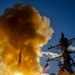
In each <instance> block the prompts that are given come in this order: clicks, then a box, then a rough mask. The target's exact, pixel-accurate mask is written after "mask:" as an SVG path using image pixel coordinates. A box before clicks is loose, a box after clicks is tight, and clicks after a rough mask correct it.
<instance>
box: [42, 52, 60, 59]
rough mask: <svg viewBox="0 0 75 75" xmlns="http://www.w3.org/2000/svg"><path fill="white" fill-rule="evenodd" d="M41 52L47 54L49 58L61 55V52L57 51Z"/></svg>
mask: <svg viewBox="0 0 75 75" xmlns="http://www.w3.org/2000/svg"><path fill="white" fill-rule="evenodd" d="M41 53H42V55H44V54H45V55H46V56H47V58H48V57H49V58H50V59H52V58H56V57H59V56H61V54H57V53H53V52H41ZM44 58H46V57H44Z"/></svg>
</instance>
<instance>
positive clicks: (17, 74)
mask: <svg viewBox="0 0 75 75" xmlns="http://www.w3.org/2000/svg"><path fill="white" fill-rule="evenodd" d="M14 75H23V73H21V72H17V73H15V74H14Z"/></svg>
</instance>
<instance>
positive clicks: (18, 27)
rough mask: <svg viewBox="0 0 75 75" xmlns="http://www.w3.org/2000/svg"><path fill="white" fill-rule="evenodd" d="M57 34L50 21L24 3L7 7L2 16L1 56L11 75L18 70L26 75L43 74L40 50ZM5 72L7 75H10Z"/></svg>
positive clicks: (0, 28)
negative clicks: (54, 33)
mask: <svg viewBox="0 0 75 75" xmlns="http://www.w3.org/2000/svg"><path fill="white" fill-rule="evenodd" d="M53 32H54V31H53V29H52V28H51V27H50V20H49V19H48V18H46V17H42V16H41V15H40V14H39V13H38V11H37V10H36V9H35V8H33V7H31V6H28V5H24V4H15V5H14V6H13V7H12V8H7V9H6V10H5V12H4V14H3V15H1V16H0V56H1V57H2V62H5V64H6V65H7V66H6V70H7V69H8V70H9V71H10V72H11V74H9V75H12V72H13V71H16V70H18V69H20V70H21V71H23V72H24V75H35V74H36V75H40V72H42V68H41V66H40V64H39V61H38V60H39V58H40V56H41V53H40V47H43V45H45V44H46V43H47V42H48V40H49V39H51V37H52V33H53ZM20 52H21V54H20ZM19 58H20V59H19ZM19 60H20V62H19ZM5 72H6V71H4V72H3V75H7V74H6V73H5Z"/></svg>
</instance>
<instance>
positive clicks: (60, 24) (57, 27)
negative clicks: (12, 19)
mask: <svg viewBox="0 0 75 75" xmlns="http://www.w3.org/2000/svg"><path fill="white" fill-rule="evenodd" d="M15 3H19V4H27V5H29V6H32V7H34V8H35V9H37V10H38V11H39V13H40V14H41V15H42V16H46V17H47V18H49V19H50V26H51V27H52V28H53V29H54V34H53V35H52V39H51V40H49V41H48V43H47V44H46V45H45V46H44V47H43V48H42V51H48V50H47V48H48V47H49V45H56V44H58V42H59V39H60V37H61V36H60V34H61V32H63V33H64V34H65V37H67V38H68V39H71V38H74V37H75V0H0V15H2V14H3V13H4V10H5V9H6V8H9V7H12V6H13V5H14V4H15ZM73 45H75V44H74V43H73ZM51 51H52V50H51ZM54 51H55V50H54ZM55 52H56V53H58V51H55ZM45 61H46V59H44V58H42V59H41V61H40V62H41V65H42V66H43V67H44V65H45V64H46V62H45ZM43 62H45V63H43ZM55 63H57V62H54V61H52V62H50V65H51V69H50V70H49V71H48V73H51V72H54V73H56V72H57V70H58V69H57V68H58V67H57V65H56V64H55Z"/></svg>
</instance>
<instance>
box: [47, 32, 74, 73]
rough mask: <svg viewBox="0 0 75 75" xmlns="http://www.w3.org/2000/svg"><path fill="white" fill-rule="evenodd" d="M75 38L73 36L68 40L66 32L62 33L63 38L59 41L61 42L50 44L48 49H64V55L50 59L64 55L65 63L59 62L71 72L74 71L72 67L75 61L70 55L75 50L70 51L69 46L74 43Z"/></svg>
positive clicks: (60, 65) (61, 66)
mask: <svg viewBox="0 0 75 75" xmlns="http://www.w3.org/2000/svg"><path fill="white" fill-rule="evenodd" d="M74 40H75V38H72V39H70V40H68V39H67V38H65V37H64V33H61V39H60V41H59V44H57V45H55V46H50V47H48V50H49V49H52V48H54V49H60V50H61V51H62V55H61V56H59V57H55V58H53V59H48V60H47V62H48V61H51V60H55V59H57V58H60V57H63V63H64V64H61V63H60V64H59V65H58V66H59V67H60V68H61V69H62V68H65V69H66V70H67V71H68V72H69V73H71V74H72V73H73V72H74V71H73V69H72V67H73V66H75V62H74V60H73V59H72V57H71V56H70V54H71V53H74V52H75V51H69V50H68V47H69V46H70V45H71V44H72V42H73V41H74Z"/></svg>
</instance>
